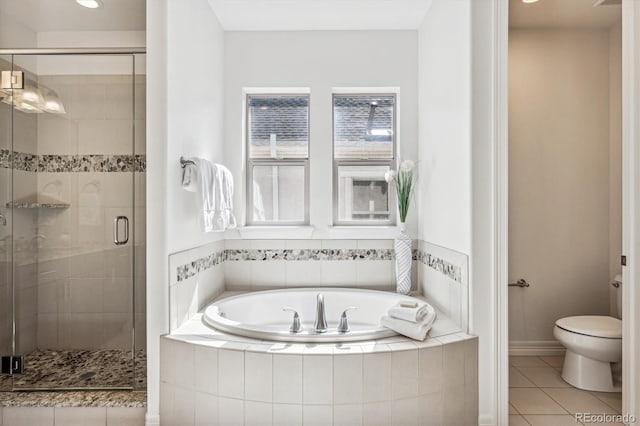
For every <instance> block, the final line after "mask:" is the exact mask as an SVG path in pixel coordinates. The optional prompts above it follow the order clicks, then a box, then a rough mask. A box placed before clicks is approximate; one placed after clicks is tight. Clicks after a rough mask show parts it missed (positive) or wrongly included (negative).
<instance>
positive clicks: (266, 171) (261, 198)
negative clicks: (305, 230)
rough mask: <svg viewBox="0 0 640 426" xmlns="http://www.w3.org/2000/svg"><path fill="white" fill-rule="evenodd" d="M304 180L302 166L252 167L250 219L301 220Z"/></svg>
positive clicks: (303, 214) (303, 213)
mask: <svg viewBox="0 0 640 426" xmlns="http://www.w3.org/2000/svg"><path fill="white" fill-rule="evenodd" d="M304 183H305V167H304V166H303V165H297V166H285V165H274V166H271V165H268V166H253V188H252V190H253V221H254V222H302V221H304V219H305V211H304V198H305V193H304V192H305V185H304Z"/></svg>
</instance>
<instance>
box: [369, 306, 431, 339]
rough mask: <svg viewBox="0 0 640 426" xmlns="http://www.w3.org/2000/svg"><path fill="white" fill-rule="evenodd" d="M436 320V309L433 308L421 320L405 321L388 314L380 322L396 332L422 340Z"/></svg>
mask: <svg viewBox="0 0 640 426" xmlns="http://www.w3.org/2000/svg"><path fill="white" fill-rule="evenodd" d="M427 306H428V305H427ZM435 320H436V311H435V310H433V308H431V309H428V310H427V314H426V315H425V316H424V318H422V320H421V321H419V322H411V321H405V320H401V319H397V318H391V317H389V316H386V315H385V316H383V317H382V318H381V319H380V322H381V323H382V325H383V326H384V327H387V328H390V329H391V330H393V331H395V332H396V333H399V334H402V335H403V336H407V337H410V338H412V339H414V340H420V341H422V340H424V339H426V338H427V333H429V330H431V327H432V326H433V323H434V322H435Z"/></svg>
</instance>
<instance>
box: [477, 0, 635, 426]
mask: <svg viewBox="0 0 640 426" xmlns="http://www.w3.org/2000/svg"><path fill="white" fill-rule="evenodd" d="M491 2H492V3H493V4H492V5H491V6H492V8H493V16H492V19H491V22H490V23H489V24H488V25H489V26H490V27H491V33H492V35H493V52H492V55H491V61H492V67H493V72H494V78H495V80H494V84H493V85H492V86H493V88H492V93H491V95H492V98H491V99H490V100H489V103H490V104H491V106H492V111H493V112H494V114H495V120H493V123H492V127H493V138H492V139H493V140H492V142H491V144H492V145H493V146H492V148H493V149H492V151H493V153H494V155H493V159H494V160H495V161H494V163H493V164H492V166H491V168H492V175H493V176H495V180H494V182H493V193H494V194H495V197H493V200H492V204H493V206H492V207H493V208H492V210H493V223H494V224H495V227H496V229H495V232H494V238H495V239H494V242H493V244H491V245H492V246H494V251H493V258H494V262H495V263H494V265H493V271H494V273H495V275H494V276H495V280H494V284H493V285H494V286H495V288H494V291H493V294H494V296H495V306H496V313H495V315H496V316H495V320H496V321H495V322H494V327H493V328H494V329H493V332H492V333H491V334H493V340H494V341H495V342H496V345H495V350H496V359H495V362H496V364H495V365H496V366H497V371H496V377H495V382H494V383H495V384H496V393H495V394H494V395H495V397H494V398H493V401H494V403H495V405H494V410H492V411H493V412H494V413H495V420H489V419H490V418H491V417H493V416H492V415H489V417H485V419H486V420H489V423H497V424H498V425H507V424H508V422H509V381H508V371H509V370H508V369H509V350H508V344H509V335H508V321H509V316H508V287H507V284H508V281H507V275H506V272H507V270H508V182H509V175H508V170H509V164H508V162H509V158H508V133H507V130H508V108H507V105H508V91H507V88H508V36H509V33H508V25H509V21H508V11H509V4H508V1H506V0H492V1H491ZM622 62H623V64H622V74H623V75H622V88H623V89H622V103H623V107H622V115H623V119H622V127H623V131H622V133H623V138H622V161H623V171H622V179H623V183H622V187H623V188H622V194H623V253H624V254H625V255H626V258H627V265H626V267H624V268H623V282H624V284H623V286H622V298H623V315H624V321H623V330H622V339H623V340H622V341H623V354H627V356H624V359H623V367H622V368H623V377H624V378H625V381H624V382H623V395H622V413H623V414H628V415H630V416H635V418H636V422H638V421H640V359H639V358H638V357H637V356H633V354H636V355H637V354H638V353H640V326H639V324H640V290H639V289H638V288H637V286H638V283H640V268H639V267H637V265H640V146H639V145H640V2H639V1H637V0H622ZM494 244H495V245H494ZM487 414H488V413H487Z"/></svg>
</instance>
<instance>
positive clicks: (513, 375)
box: [509, 367, 544, 388]
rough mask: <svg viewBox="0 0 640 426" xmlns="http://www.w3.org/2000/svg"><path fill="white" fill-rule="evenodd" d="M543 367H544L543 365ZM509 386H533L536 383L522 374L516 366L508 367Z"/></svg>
mask: <svg viewBox="0 0 640 426" xmlns="http://www.w3.org/2000/svg"><path fill="white" fill-rule="evenodd" d="M543 368H544V367H543ZM509 387H510V388H535V387H536V385H535V384H533V383H532V382H531V380H529V379H527V378H526V377H525V376H523V375H522V373H521V372H520V370H519V369H517V368H516V367H509Z"/></svg>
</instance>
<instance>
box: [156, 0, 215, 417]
mask: <svg viewBox="0 0 640 426" xmlns="http://www.w3.org/2000/svg"><path fill="white" fill-rule="evenodd" d="M147 24H148V25H147V47H148V49H149V54H148V56H147V60H148V64H149V66H148V67H149V68H148V75H147V87H148V92H147V93H149V97H148V99H147V118H148V127H147V130H148V133H147V135H148V138H147V139H148V141H149V143H148V145H147V160H148V169H147V174H148V185H147V206H148V211H149V217H148V222H147V226H148V229H149V232H148V255H147V264H148V265H149V274H148V283H149V284H148V291H147V306H148V307H149V309H148V317H147V318H148V342H149V344H148V383H149V385H148V400H147V410H148V411H147V423H148V424H157V423H158V421H159V418H158V415H159V414H158V413H159V371H160V368H159V355H160V353H159V336H160V335H161V334H163V333H166V332H168V325H169V316H168V288H169V276H168V270H169V265H168V259H169V255H170V254H171V253H175V252H177V251H181V250H185V249H189V248H193V247H196V246H200V245H203V244H205V243H209V242H213V241H216V240H220V239H221V234H205V233H203V232H202V226H201V224H200V219H199V218H200V216H199V215H198V214H196V213H195V212H197V210H199V204H198V202H197V198H196V196H195V194H193V193H188V192H185V191H184V190H183V189H182V188H181V183H180V182H181V176H182V169H181V168H180V162H179V158H180V156H181V155H185V156H203V157H207V158H211V159H215V158H222V156H223V147H222V136H223V134H222V128H223V120H222V118H223V110H222V106H223V105H222V96H223V93H224V91H223V69H222V63H223V50H224V45H223V39H224V34H223V31H222V28H221V26H220V23H219V22H218V20H217V18H216V16H215V15H214V13H213V12H212V11H211V8H210V7H209V5H208V3H207V1H206V0H189V1H181V2H172V1H168V0H165V1H153V2H148V4H147Z"/></svg>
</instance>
